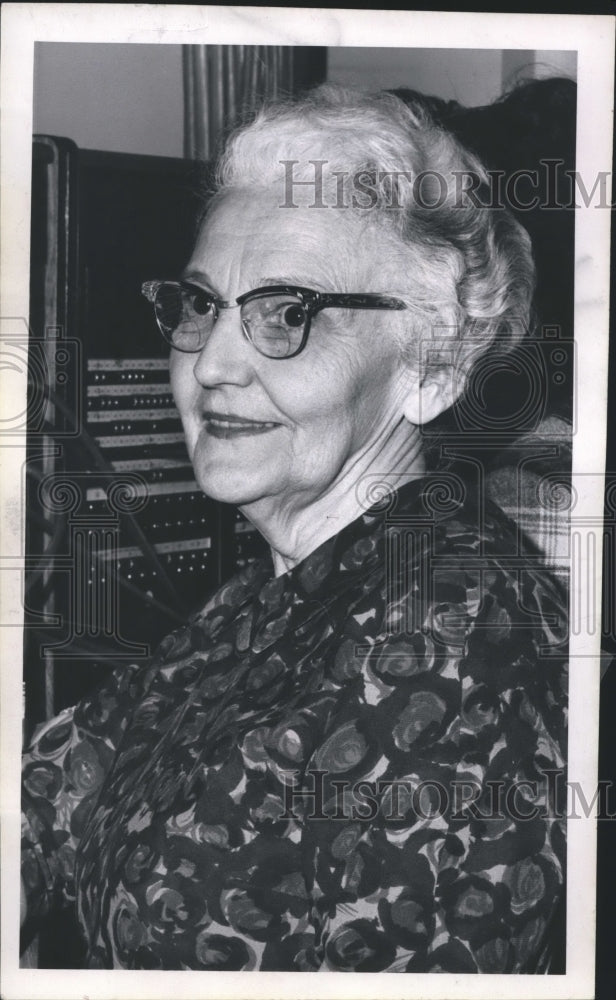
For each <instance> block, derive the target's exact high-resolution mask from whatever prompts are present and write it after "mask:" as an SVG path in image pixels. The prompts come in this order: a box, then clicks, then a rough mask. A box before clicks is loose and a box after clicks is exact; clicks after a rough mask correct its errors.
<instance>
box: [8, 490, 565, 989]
mask: <svg viewBox="0 0 616 1000" xmlns="http://www.w3.org/2000/svg"><path fill="white" fill-rule="evenodd" d="M462 493H465V494H466V495H465V496H460V497H458V499H456V498H455V497H454V498H452V497H451V496H450V497H448V498H447V497H444V496H443V493H442V491H439V489H438V488H436V487H435V488H432V486H431V481H430V480H429V479H426V480H423V481H418V482H414V483H411V484H407V485H406V486H404V487H402V488H401V489H400V490H399V491H398V492H397V493H393V494H390V495H389V496H387V497H386V498H385V499H384V500H383V501H382V502H380V503H377V504H376V505H375V506H374V507H372V508H371V509H370V510H368V511H366V512H365V513H364V514H363V515H362V516H361V517H359V518H358V520H356V521H355V522H353V523H352V524H350V525H347V526H346V527H345V528H344V529H343V530H342V531H341V532H340V533H339V534H338V535H336V536H335V537H333V538H331V539H329V540H328V541H326V542H325V543H324V544H322V545H321V546H320V547H319V548H318V549H316V550H315V551H314V552H313V553H312V554H311V555H310V556H308V557H307V558H306V559H305V560H304V561H303V562H302V563H300V564H299V565H297V566H296V567H295V568H294V569H293V570H291V571H290V572H288V573H286V574H285V575H283V576H280V577H276V578H275V577H273V575H272V565H271V562H270V561H269V560H262V561H260V562H257V563H255V564H253V565H251V566H250V567H249V568H248V569H246V570H244V571H243V572H242V573H240V574H239V575H238V576H236V577H235V578H233V579H232V580H231V581H230V582H229V583H228V584H227V585H226V586H224V587H222V589H221V590H220V591H219V592H218V593H217V594H216V595H215V596H214V597H213V598H212V600H211V601H210V602H209V603H208V604H207V606H206V607H205V609H204V610H203V612H201V613H200V614H199V615H197V616H196V617H194V618H193V619H192V620H191V621H190V622H189V624H188V625H187V626H186V627H184V628H182V629H179V630H178V631H176V632H175V633H173V634H172V635H170V636H168V637H167V638H166V639H165V640H164V641H163V643H162V644H161V646H160V648H159V650H158V651H157V653H156V655H155V656H154V658H153V660H152V661H151V662H150V663H149V664H147V665H146V666H139V667H138V666H134V665H133V666H129V667H127V669H125V670H124V671H116V672H115V673H113V674H112V675H111V676H110V677H109V678H108V680H107V681H106V683H104V684H103V685H102V686H101V687H100V688H99V689H98V690H97V691H96V692H95V693H94V694H93V695H92V696H91V697H88V698H86V699H85V700H83V701H82V702H81V703H80V704H79V705H77V706H76V707H75V708H74V709H70V710H67V711H65V712H63V713H62V714H61V715H60V716H59V717H58V718H56V719H54V720H53V721H52V722H50V723H47V724H45V725H44V726H43V727H41V728H40V730H39V731H38V733H37V734H36V738H35V740H34V743H33V746H32V747H31V749H30V750H29V752H28V753H27V755H26V757H25V763H24V791H23V806H24V823H23V829H24V842H23V877H24V881H25V885H26V890H27V894H28V899H29V912H30V913H33V912H34V913H41V914H42V913H45V912H48V911H49V910H50V909H51V908H52V907H54V906H56V905H59V904H64V905H67V904H68V903H70V902H71V901H73V900H76V905H77V911H78V917H79V922H80V925H81V927H82V929H83V934H84V936H85V939H86V942H87V954H88V958H87V964H88V966H89V967H91V968H112V967H115V968H125V969H210V970H221V971H222V970H240V969H247V970H248V969H259V970H279V971H283V970H291V971H316V970H321V969H323V970H338V971H357V972H371V971H390V972H435V971H445V972H460V973H462V972H494V973H496V972H505V973H506V972H536V971H541V969H542V958H541V956H542V954H543V953H544V950H545V942H546V935H547V934H548V933H549V930H550V922H551V920H552V917H553V914H554V911H555V908H556V906H557V903H558V900H559V897H560V895H561V894H562V887H563V881H564V861H565V837H564V821H563V820H562V819H561V818H559V810H558V802H557V799H558V794H557V792H558V788H557V784H558V782H557V779H558V776H559V775H561V776H562V773H563V772H562V768H563V758H564V753H565V712H566V655H565V654H566V639H567V621H566V612H565V606H564V603H563V596H562V594H561V593H560V591H559V589H558V587H557V586H556V585H555V584H554V583H553V582H552V581H551V580H550V577H549V576H548V575H547V574H546V573H545V571H544V570H543V569H542V567H541V562H540V559H539V558H538V557H537V556H534V555H532V554H529V553H527V552H524V551H523V549H521V548H520V539H519V538H518V537H517V535H516V531H515V529H514V527H513V525H512V524H511V523H510V522H509V521H507V519H506V518H505V517H504V516H503V515H502V514H501V513H500V511H499V510H498V509H497V508H495V507H487V508H486V507H485V505H483V506H480V505H478V504H477V503H476V501H475V500H474V499H473V496H472V494H471V493H470V491H468V490H466V491H464V490H463V491H462Z"/></svg>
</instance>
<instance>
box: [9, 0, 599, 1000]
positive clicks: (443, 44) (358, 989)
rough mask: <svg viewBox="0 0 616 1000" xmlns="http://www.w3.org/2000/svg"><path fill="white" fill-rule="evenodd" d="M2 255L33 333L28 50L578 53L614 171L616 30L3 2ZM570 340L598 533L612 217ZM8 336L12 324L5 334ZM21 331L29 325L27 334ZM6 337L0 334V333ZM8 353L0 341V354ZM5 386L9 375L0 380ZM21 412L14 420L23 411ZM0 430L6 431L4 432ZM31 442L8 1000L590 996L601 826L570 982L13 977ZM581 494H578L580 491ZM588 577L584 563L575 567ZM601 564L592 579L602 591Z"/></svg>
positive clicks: (581, 468) (593, 689)
mask: <svg viewBox="0 0 616 1000" xmlns="http://www.w3.org/2000/svg"><path fill="white" fill-rule="evenodd" d="M2 21H3V24H2V28H3V31H2V62H1V93H2V122H1V126H2V135H1V140H2V147H1V148H2V219H1V221H2V233H3V239H2V259H1V265H2V266H1V274H2V285H1V295H2V298H1V308H0V323H1V326H2V327H3V328H4V329H8V326H7V324H16V323H17V324H19V323H20V322H21V323H22V324H23V323H24V322H25V323H27V319H26V317H27V316H28V285H29V253H30V248H29V234H30V172H31V137H32V100H33V51H34V44H35V42H43V41H58V42H99V43H105V42H107V43H111V42H116V43H117V42H130V43H134V44H144V43H150V44H151V43H159V44H202V43H210V44H214V43H215V44H270V45H271V44H282V45H325V46H341V45H344V46H358V47H359V46H365V47H370V48H376V47H382V48H385V47H400V46H401V41H402V40H403V39H405V38H408V40H409V44H408V47H409V48H433V47H434V45H435V41H436V40H438V47H439V48H451V49H464V48H472V49H482V48H486V49H535V50H537V49H542V50H550V49H552V50H559V51H563V50H575V51H576V52H577V58H578V118H577V170H578V171H579V172H580V173H581V175H582V176H583V177H584V178H586V177H588V178H594V177H596V176H597V174H598V173H599V172H600V171H610V172H611V166H612V165H611V158H612V138H611V136H612V95H613V92H614V83H613V81H614V25H615V22H614V19H613V18H612V17H610V16H597V15H561V14H504V13H503V14H497V13H489V14H480V13H466V12H455V13H453V12H451V13H450V12H448V13H432V12H424V11H395V10H390V11H370V10H352V11H351V10H330V9H324V10H320V9H316V8H297V9H284V8H265V7H210V6H188V5H177V6H176V5H173V6H171V5H169V6H167V5H157V4H154V5H147V4H134V5H133V4H54V3H32V4H30V3H24V4H11V3H9V4H4V5H3V10H2ZM575 239H576V279H575V311H574V323H575V336H576V340H577V341H578V344H579V342H580V340H579V338H581V337H582V336H584V337H585V338H586V340H585V342H584V349H583V350H579V349H578V351H577V359H578V373H577V378H576V391H577V400H576V408H577V414H578V421H579V424H578V432H577V433H576V434H575V436H574V440H573V474H574V481H577V483H578V484H579V486H578V503H577V507H576V514H577V515H578V516H579V517H580V519H584V518H586V519H587V521H588V523H589V524H590V525H593V524H594V526H595V527H596V524H597V521H598V520H599V521H600V520H601V517H602V513H603V489H602V484H603V470H604V466H605V436H606V400H607V357H608V308H609V277H610V273H609V239H610V212H609V211H605V210H603V211H600V210H598V208H597V207H596V205H593V204H592V203H591V204H590V205H589V207H588V208H580V209H578V210H577V211H576V238H575ZM13 328H14V327H13V326H11V329H13ZM26 329H27V327H26ZM0 334H2V330H0ZM1 350H2V345H1V340H0V354H1ZM2 374H3V375H5V376H6V373H4V372H2ZM25 388H26V387H25V378H24V380H23V384H22V383H20V382H19V380H18V381H17V383H15V381H11V380H10V379H6V377H5V379H4V392H3V393H2V395H1V396H0V419H2V420H8V419H11V416H12V414H14V413H15V409H16V407H19V406H21V407H22V409H23V408H25ZM19 412H21V410H20V411H19ZM0 426H2V425H1V423H0ZM25 444H26V442H25V438H24V439H22V438H20V437H16V438H14V439H11V440H10V441H9V442H8V443H7V444H5V443H4V441H1V442H0V445H1V447H0V462H1V463H2V466H1V472H0V475H1V481H2V506H3V523H2V534H1V545H0V570H1V572H0V608H1V613H2V619H1V620H2V622H3V623H4V627H3V628H2V630H1V632H0V641H1V644H2V652H3V670H2V712H3V723H4V724H3V727H2V759H3V777H2V786H1V790H2V819H3V823H2V858H3V862H2V872H3V879H2V882H3V895H4V906H3V913H2V920H3V928H2V930H3V933H2V968H3V974H2V996H3V997H5V998H6V1000H13V998H15V1000H29V998H39V997H40V998H45V1000H52V998H56V997H57V998H59V1000H60V998H61V1000H68V998H73V997H75V998H77V997H84V996H87V997H89V998H92V1000H94V998H111V997H122V998H126V997H131V998H143V1000H153V998H158V997H161V998H167V997H170V996H174V997H177V998H179V1000H180V998H182V1000H183V998H192V997H195V998H196V997H202V996H203V995H204V994H206V995H208V996H216V997H221V998H222V997H224V998H227V997H243V996H251V997H254V998H255V1000H257V998H267V1000H274V998H278V997H281V998H282V997H286V996H287V995H293V994H294V993H298V992H299V993H300V994H301V996H302V997H305V998H312V997H340V998H345V997H356V998H358V1000H359V998H373V997H375V996H377V995H378V996H379V997H380V998H398V997H406V996H411V995H412V996H413V998H414V1000H420V998H424V997H426V998H432V997H434V998H439V1000H443V998H450V997H451V998H457V997H470V996H473V997H477V998H486V1000H487V998H490V1000H495V998H509V997H521V996H523V997H532V998H533V1000H537V998H542V997H551V998H559V1000H561V998H562V1000H569V998H571V1000H573V998H580V1000H581V998H585V997H590V996H592V995H593V991H594V960H595V953H594V949H595V942H594V933H593V929H594V920H595V863H596V852H595V826H596V822H595V820H594V819H593V817H592V816H590V817H589V818H580V819H578V820H575V821H571V822H570V823H569V825H568V826H569V829H568V872H569V876H568V878H569V884H568V906H567V972H566V974H565V975H562V976H549V975H548V976H543V977H541V976H508V975H503V976H501V975H490V976H472V975H450V974H439V975H434V974H430V975H417V974H409V975H408V976H406V977H400V976H399V975H391V974H388V973H370V974H367V973H346V974H345V975H344V976H342V975H340V974H339V973H328V972H324V973H320V974H319V975H314V976H310V975H302V977H301V979H300V980H298V979H297V976H298V973H267V972H254V973H253V972H249V973H244V972H242V973H214V972H212V973H208V972H182V973H178V972H162V973H161V972H129V971H119V970H118V971H113V972H111V971H110V972H98V971H97V972H89V971H76V970H70V971H62V972H60V971H54V970H29V969H28V970H26V969H20V968H19V957H18V952H19V934H18V927H19V919H18V912H17V911H18V902H19V889H18V871H17V869H18V865H17V864H16V863H15V861H16V859H17V858H18V856H19V821H18V813H19V783H18V782H19V779H18V774H19V767H18V758H19V746H20V733H21V670H20V664H21V657H22V653H21V641H22V624H23V621H22V615H23V608H22V602H21V594H20V588H21V566H22V561H23V538H24V531H23V520H22V513H23V512H22V509H21V508H22V498H21V483H20V479H21V469H22V466H23V463H24V460H25ZM583 484H586V485H585V486H584V485H583ZM582 569H583V570H585V569H586V567H585V565H583V567H582ZM600 573H601V568H600V566H599V567H598V569H597V570H596V576H595V578H594V580H591V581H588V582H587V585H593V584H594V586H595V593H601V578H600ZM599 646H600V633H599V631H598V630H594V631H593V630H592V629H591V628H588V629H587V631H586V634H581V635H572V636H571V675H570V688H569V700H570V705H571V730H570V737H569V778H570V780H575V781H579V782H580V784H581V786H582V788H584V789H593V788H595V787H596V782H597V771H596V757H597V734H598V717H599V716H598V707H599Z"/></svg>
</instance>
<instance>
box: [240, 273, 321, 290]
mask: <svg viewBox="0 0 616 1000" xmlns="http://www.w3.org/2000/svg"><path fill="white" fill-rule="evenodd" d="M267 285H297V286H298V287H300V288H312V289H314V291H315V292H327V291H330V289H329V288H327V287H326V286H325V285H324V284H323V282H322V281H317V280H316V279H314V278H307V277H306V275H305V274H304V275H299V274H297V273H295V274H294V273H288V272H287V273H286V274H277V275H274V276H272V275H267V277H261V278H258V279H257V282H256V284H255V286H254V287H255V288H262V287H267Z"/></svg>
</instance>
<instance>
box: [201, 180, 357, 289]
mask: <svg viewBox="0 0 616 1000" xmlns="http://www.w3.org/2000/svg"><path fill="white" fill-rule="evenodd" d="M362 228H363V227H361V224H360V222H359V220H357V219H355V218H353V219H352V218H350V217H349V213H343V212H342V211H341V210H337V209H330V208H327V209H323V208H310V207H306V208H295V207H290V206H286V205H284V204H280V201H279V199H278V198H277V197H276V195H275V194H274V193H272V192H271V191H269V190H257V191H243V190H241V191H230V192H228V193H227V194H225V195H224V196H223V197H221V198H220V199H219V200H218V201H217V203H216V204H215V206H214V207H213V209H212V211H211V212H210V213H209V214H208V216H207V217H206V219H205V221H204V223H203V225H202V228H201V231H200V233H199V237H198V240H197V244H196V246H195V251H194V253H193V257H192V261H191V264H203V265H205V264H207V265H208V267H207V271H208V273H209V272H210V270H211V269H212V268H215V267H216V262H217V261H218V262H219V263H220V264H221V265H228V264H229V263H231V262H233V263H235V265H236V266H239V265H242V266H243V267H244V268H247V269H248V270H249V271H250V274H251V277H252V278H253V279H257V277H262V278H263V279H268V280H269V279H271V278H276V277H280V278H284V279H285V280H287V281H293V282H294V283H301V281H304V282H308V280H309V278H311V277H312V279H313V281H319V283H320V284H322V285H323V287H324V288H329V287H331V288H332V290H333V289H334V288H336V287H340V281H341V280H343V278H344V277H346V276H348V274H349V272H350V273H351V274H353V273H355V275H356V276H357V278H359V275H360V273H361V274H363V273H364V272H365V270H366V267H365V264H366V256H367V254H366V247H365V246H364V244H363V241H362V240H361V239H359V238H358V237H359V233H360V231H361V229H362Z"/></svg>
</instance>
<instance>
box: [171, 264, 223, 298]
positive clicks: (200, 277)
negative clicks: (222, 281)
mask: <svg viewBox="0 0 616 1000" xmlns="http://www.w3.org/2000/svg"><path fill="white" fill-rule="evenodd" d="M180 281H187V282H189V283H190V284H194V285H199V286H200V287H203V288H204V289H207V291H208V292H212V294H213V295H215V294H217V293H216V292H215V290H214V282H213V281H211V280H210V278H209V277H208V276H207V274H206V273H205V271H194V270H190V271H184V272H183V273H182V274H181V275H180Z"/></svg>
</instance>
